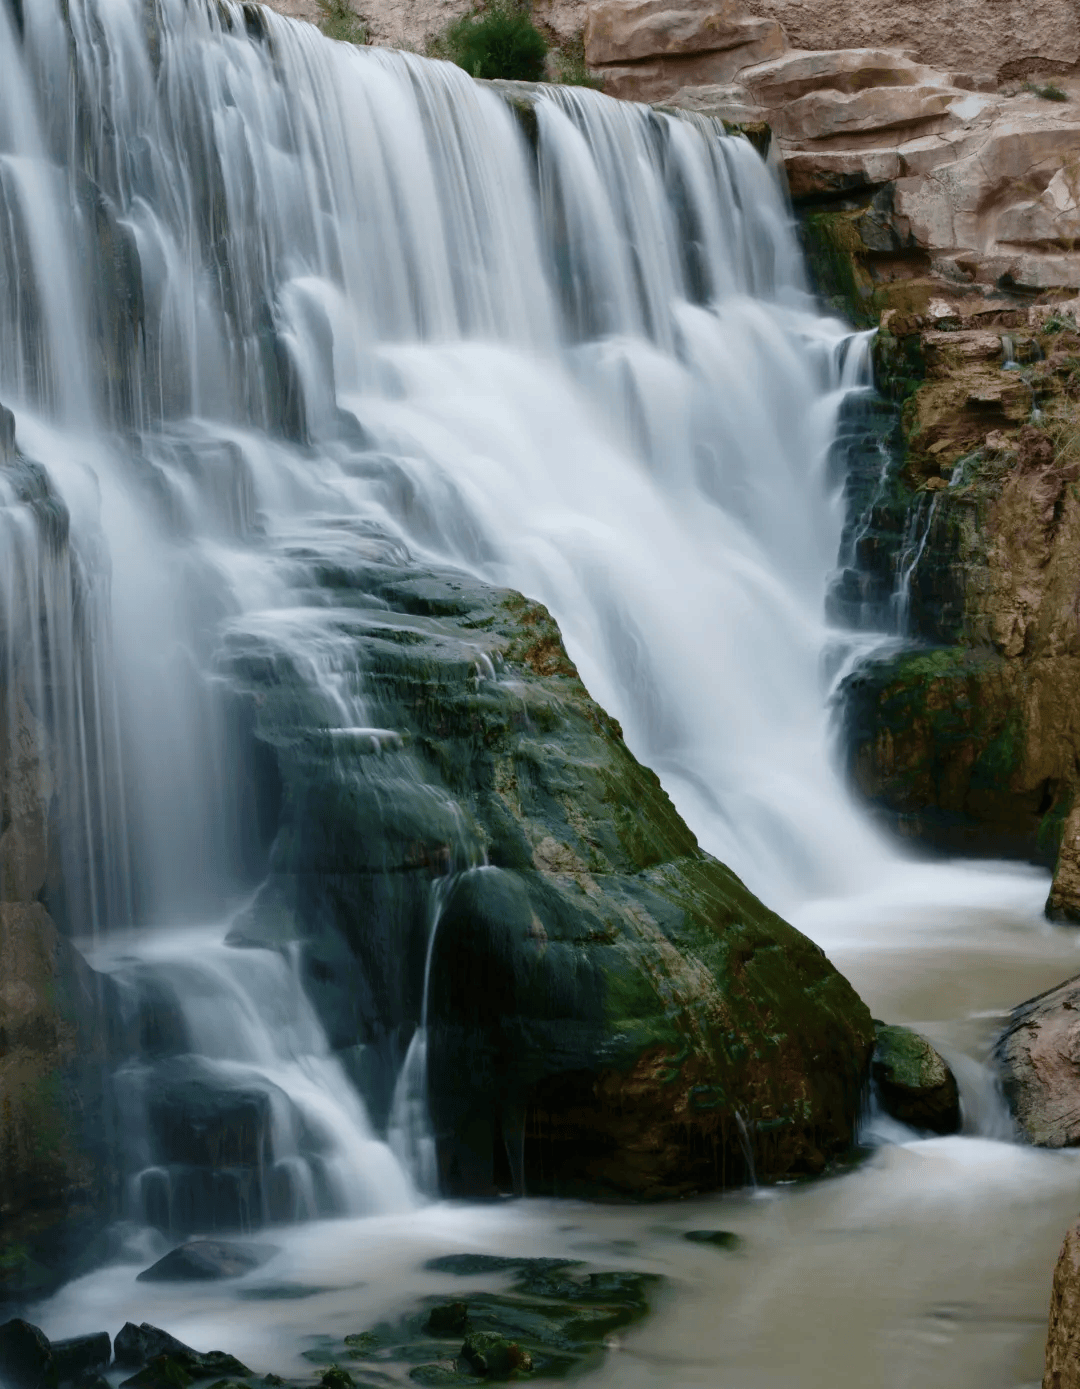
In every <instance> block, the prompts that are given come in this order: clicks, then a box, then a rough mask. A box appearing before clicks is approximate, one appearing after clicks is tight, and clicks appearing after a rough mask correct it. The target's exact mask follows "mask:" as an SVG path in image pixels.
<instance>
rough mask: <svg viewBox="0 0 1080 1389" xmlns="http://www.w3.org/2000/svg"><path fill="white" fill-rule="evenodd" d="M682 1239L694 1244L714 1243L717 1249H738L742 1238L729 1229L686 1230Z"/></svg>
mask: <svg viewBox="0 0 1080 1389" xmlns="http://www.w3.org/2000/svg"><path fill="white" fill-rule="evenodd" d="M683 1239H688V1240H692V1241H693V1243H694V1244H715V1245H716V1247H717V1249H739V1248H740V1247H741V1246H742V1239H741V1238H740V1236H738V1235H736V1234H735V1233H734V1232H733V1231H731V1230H687V1231H686V1233H685V1234H684V1235H683Z"/></svg>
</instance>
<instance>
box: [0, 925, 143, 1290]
mask: <svg viewBox="0 0 1080 1389" xmlns="http://www.w3.org/2000/svg"><path fill="white" fill-rule="evenodd" d="M105 993H106V986H105V985H104V983H103V981H102V980H101V978H100V976H98V975H95V974H94V972H93V971H92V970H90V969H89V968H88V967H87V965H86V964H85V962H84V961H83V960H82V958H81V956H79V955H78V953H77V952H76V951H75V950H74V949H73V947H72V946H71V945H70V943H69V942H68V941H66V940H65V939H64V937H63V936H61V935H60V933H59V932H58V931H57V929H56V927H55V926H54V925H53V923H52V921H51V919H50V918H49V915H48V913H47V912H46V911H45V909H44V907H43V906H42V905H41V904H40V903H39V902H0V1093H2V1094H3V1096H4V1105H3V1109H2V1113H0V1212H2V1226H0V1229H2V1235H0V1301H3V1300H4V1299H5V1297H11V1298H16V1297H19V1296H24V1297H25V1296H27V1295H29V1294H33V1293H40V1292H44V1291H46V1290H47V1289H48V1288H50V1287H51V1286H53V1285H54V1284H55V1283H57V1282H59V1281H60V1280H61V1278H62V1277H63V1276H64V1273H65V1271H66V1267H67V1266H68V1262H69V1260H70V1259H71V1258H72V1257H73V1256H74V1255H75V1254H76V1253H77V1252H78V1251H79V1249H80V1247H82V1246H83V1245H85V1244H86V1243H88V1242H89V1240H90V1239H91V1237H92V1236H93V1234H94V1232H95V1231H96V1230H97V1229H98V1228H100V1226H101V1224H102V1223H103V1222H104V1221H105V1220H107V1219H108V1218H109V1215H110V1211H111V1210H112V1209H113V1206H112V1200H113V1183H114V1181H115V1171H114V1169H113V1165H112V1157H111V1154H110V1153H109V1151H108V1150H107V1147H106V1134H107V1132H108V1125H107V1122H106V1110H107V1104H108V1095H107V1088H106V1067H107V1055H106V1041H105V1031H106V1021H105V1019H106V1008H105V1004H104V999H105Z"/></svg>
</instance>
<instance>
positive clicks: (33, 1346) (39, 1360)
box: [0, 1317, 56, 1389]
mask: <svg viewBox="0 0 1080 1389" xmlns="http://www.w3.org/2000/svg"><path fill="white" fill-rule="evenodd" d="M0 1371H2V1372H3V1376H4V1382H5V1383H6V1384H10V1385H11V1389H46V1386H48V1385H52V1384H55V1383H56V1369H55V1366H54V1364H53V1353H52V1346H51V1345H50V1344H49V1338H48V1337H47V1336H46V1335H45V1333H44V1331H42V1330H41V1329H40V1328H39V1327H36V1326H32V1325H31V1324H30V1322H28V1321H23V1320H22V1319H21V1318H20V1317H15V1318H13V1319H12V1320H11V1321H6V1322H4V1324H3V1326H0Z"/></svg>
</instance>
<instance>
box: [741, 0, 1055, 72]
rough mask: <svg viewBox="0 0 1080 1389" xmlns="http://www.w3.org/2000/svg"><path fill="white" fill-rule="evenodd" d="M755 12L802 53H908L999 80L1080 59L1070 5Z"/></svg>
mask: <svg viewBox="0 0 1080 1389" xmlns="http://www.w3.org/2000/svg"><path fill="white" fill-rule="evenodd" d="M753 9H754V12H755V13H756V14H762V15H768V16H770V17H771V18H773V19H777V20H779V21H780V23H781V24H782V25H783V27H784V29H785V31H786V32H787V33H788V34H789V35H790V37H791V41H792V43H793V44H794V45H797V46H798V47H799V48H810V49H812V48H822V49H826V48H836V47H838V46H839V45H840V44H847V45H850V46H851V47H860V48H861V47H867V46H870V45H880V46H884V47H890V48H891V47H896V48H903V49H907V50H909V51H910V52H911V53H912V56H913V57H915V58H917V59H918V60H919V61H920V62H923V63H930V64H933V66H934V67H937V68H943V69H945V70H946V71H949V70H952V71H961V72H968V73H979V74H983V75H985V76H986V77H987V78H990V79H996V80H999V81H1002V80H1006V79H1008V78H1015V77H1026V76H1028V75H1029V73H1030V71H1032V70H1033V69H1035V70H1038V71H1043V72H1045V71H1058V72H1062V71H1068V70H1069V69H1071V68H1072V67H1073V66H1074V65H1075V64H1076V63H1077V62H1078V61H1080V21H1078V18H1077V12H1076V9H1075V7H1074V6H1073V5H1071V4H1070V3H1069V2H1068V0H1035V3H1033V4H1022V3H1021V0H995V3H994V4H992V5H986V4H975V3H973V0H948V3H941V4H924V3H922V4H921V3H917V0H899V3H888V4H882V3H879V0H870V3H869V4H868V3H865V0H858V3H855V0H829V3H828V4H820V3H811V2H810V0H760V3H758V0H754V5H753Z"/></svg>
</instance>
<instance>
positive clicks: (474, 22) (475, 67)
mask: <svg viewBox="0 0 1080 1389" xmlns="http://www.w3.org/2000/svg"><path fill="white" fill-rule="evenodd" d="M429 53H430V55H431V56H432V57H435V58H448V59H449V60H450V62H452V63H456V64H457V65H458V67H459V68H464V69H465V71H466V72H467V73H469V75H470V76H471V77H483V78H488V79H491V78H496V77H502V78H507V79H509V80H511V81H516V82H540V81H542V80H543V77H544V59H545V58H546V57H547V42H546V40H545V39H544V36H543V34H541V33H540V31H539V29H537V28H536V26H535V25H534V24H533V22H532V20H531V19H530V18H529V15H528V11H527V10H526V9H525V8H523V6H521V5H519V4H515V3H514V0H489V3H488V4H487V5H486V6H485V8H484V9H483V10H481V11H479V12H477V11H474V12H473V13H472V14H466V15H462V17H461V18H460V19H456V20H454V22H453V23H452V24H450V25H448V26H447V28H446V29H444V30H443V32H442V34H441V35H439V36H438V38H436V39H435V40H434V41H433V42H432V44H431V45H430V47H429ZM582 61H583V63H584V58H583V60H582Z"/></svg>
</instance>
